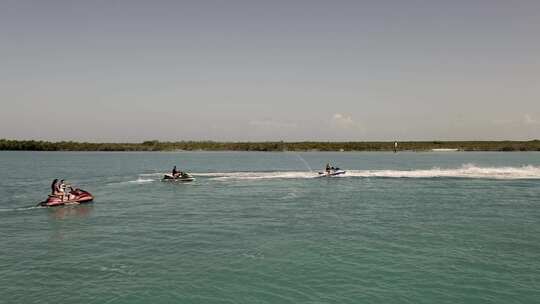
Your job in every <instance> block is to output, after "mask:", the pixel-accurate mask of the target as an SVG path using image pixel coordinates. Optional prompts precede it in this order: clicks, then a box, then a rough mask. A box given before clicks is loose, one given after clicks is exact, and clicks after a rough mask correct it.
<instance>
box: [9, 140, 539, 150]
mask: <svg viewBox="0 0 540 304" xmlns="http://www.w3.org/2000/svg"><path fill="white" fill-rule="evenodd" d="M0 151H81V152H82V151H86V152H92V151H105V152H106V151H110V152H112V151H119V152H130V151H133V152H137V151H141V152H147V151H168V152H174V151H178V152H180V151H260V152H286V151H292V152H308V151H311V152H317V151H319V152H377V151H388V152H392V151H394V142H393V141H391V142H390V141H389V142H384V141H380V142H367V141H365V142H364V141H350V142H316V141H303V142H283V141H278V142H214V141H178V142H160V141H157V140H152V141H145V142H142V143H88V142H73V141H59V142H50V141H35V140H8V139H0ZM397 151H398V152H399V151H414V152H430V151H433V152H454V151H459V152H462V151H463V152H468V151H477V152H489V151H501V152H512V151H540V140H531V141H403V142H398V146H397Z"/></svg>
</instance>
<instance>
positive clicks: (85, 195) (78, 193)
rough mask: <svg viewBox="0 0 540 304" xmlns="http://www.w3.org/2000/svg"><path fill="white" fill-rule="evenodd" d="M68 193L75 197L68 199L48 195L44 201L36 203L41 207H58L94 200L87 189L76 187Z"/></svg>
mask: <svg viewBox="0 0 540 304" xmlns="http://www.w3.org/2000/svg"><path fill="white" fill-rule="evenodd" d="M70 194H71V195H74V196H75V197H73V198H72V199H69V200H62V198H61V197H58V196H55V195H49V197H48V198H47V199H46V200H45V201H43V202H41V203H39V204H38V205H39V206H42V207H58V206H65V205H79V204H84V203H90V202H92V201H93V200H94V197H93V196H92V194H90V192H88V191H84V190H80V189H77V190H74V191H72V192H71V193H70ZM66 195H67V194H66Z"/></svg>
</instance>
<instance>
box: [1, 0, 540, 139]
mask: <svg viewBox="0 0 540 304" xmlns="http://www.w3.org/2000/svg"><path fill="white" fill-rule="evenodd" d="M539 20H540V2H538V1H520V2H519V5H518V4H515V3H510V2H508V1H502V0H495V1H407V2H404V1H362V2H359V1H335V2H327V1H272V2H268V1H266V2H256V1H153V2H147V1H91V2H87V1H12V0H7V1H2V2H1V3H0V45H1V47H0V67H1V68H0V106H1V111H0V138H7V139H36V140H53V141H57V140H74V141H90V142H142V141H145V140H160V141H180V140H214V141H280V140H283V141H377V140H379V141H392V140H399V141H407V140H533V139H538V138H540V57H539V56H538V54H540V39H538V37H540V22H539Z"/></svg>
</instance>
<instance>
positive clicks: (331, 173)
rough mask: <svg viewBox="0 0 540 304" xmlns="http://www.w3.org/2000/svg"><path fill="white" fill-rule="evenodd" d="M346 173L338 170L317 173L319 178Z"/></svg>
mask: <svg viewBox="0 0 540 304" xmlns="http://www.w3.org/2000/svg"><path fill="white" fill-rule="evenodd" d="M345 173H347V172H346V171H345V170H341V169H339V168H336V169H333V170H330V171H325V172H319V177H333V176H340V175H343V174H345Z"/></svg>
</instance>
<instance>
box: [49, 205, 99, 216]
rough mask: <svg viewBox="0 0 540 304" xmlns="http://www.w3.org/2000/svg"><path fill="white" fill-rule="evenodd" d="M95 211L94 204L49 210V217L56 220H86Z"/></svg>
mask: <svg viewBox="0 0 540 304" xmlns="http://www.w3.org/2000/svg"><path fill="white" fill-rule="evenodd" d="M92 210H94V204H84V205H73V206H63V207H54V208H49V216H50V217H51V218H52V219H55V220H64V219H68V218H85V217H87V216H89V215H90V213H92Z"/></svg>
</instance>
